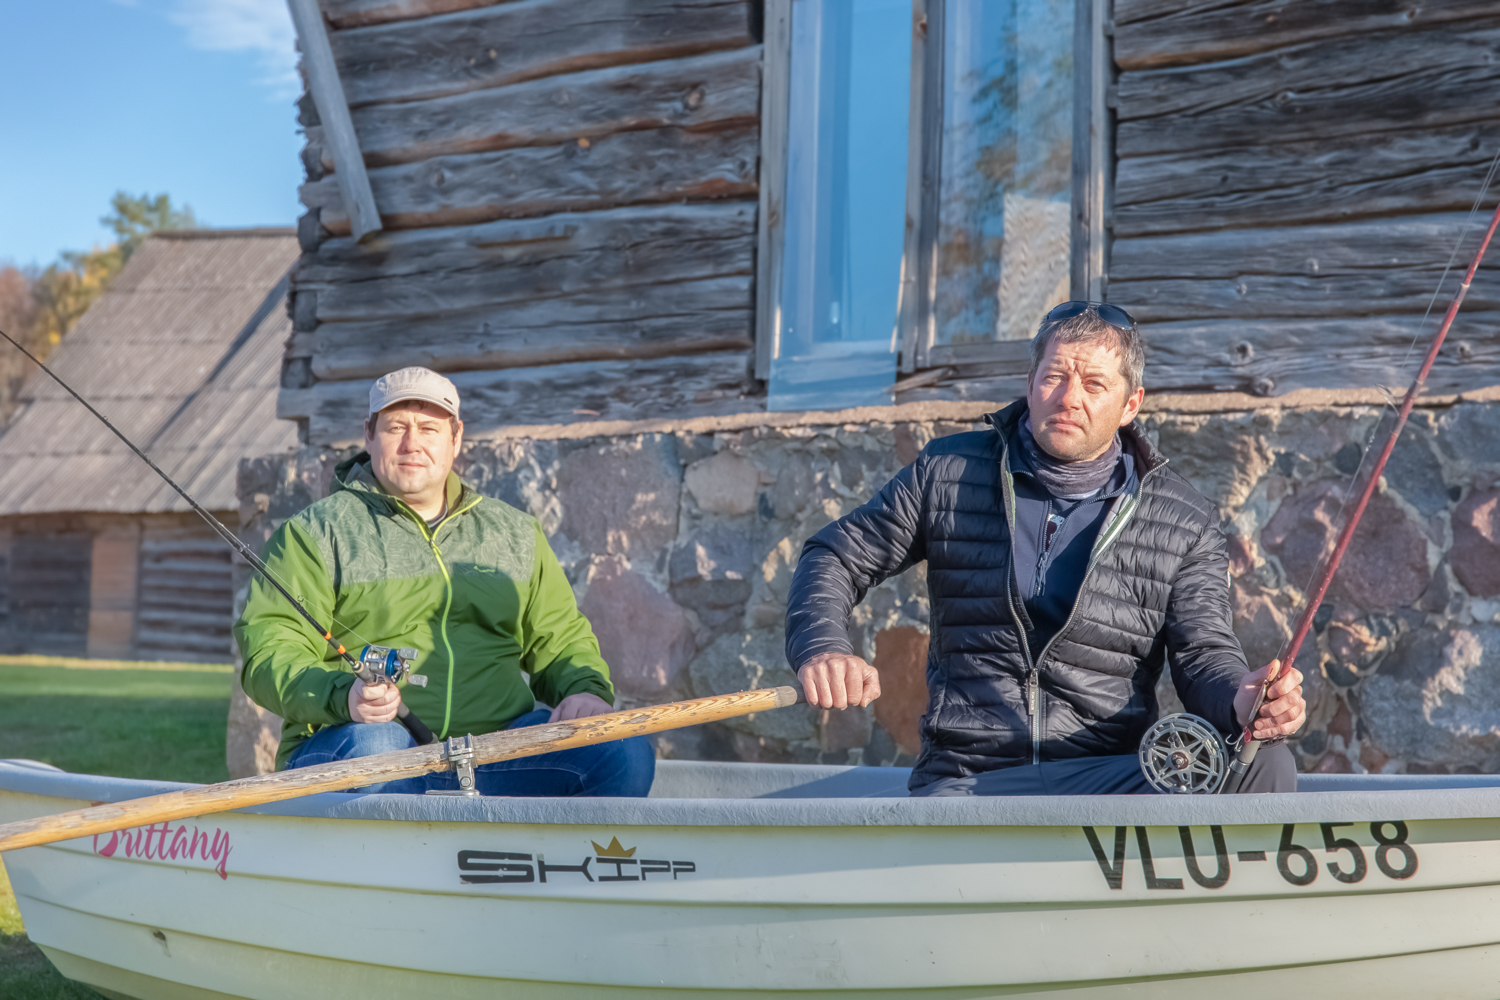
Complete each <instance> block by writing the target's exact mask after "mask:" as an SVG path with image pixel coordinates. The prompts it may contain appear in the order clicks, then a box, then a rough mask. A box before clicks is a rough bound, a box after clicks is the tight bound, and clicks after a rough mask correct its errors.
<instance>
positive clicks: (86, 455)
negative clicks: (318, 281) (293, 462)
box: [0, 229, 298, 663]
mask: <svg viewBox="0 0 1500 1000" xmlns="http://www.w3.org/2000/svg"><path fill="white" fill-rule="evenodd" d="M297 255H298V250H297V242H296V236H295V233H294V232H293V231H292V230H290V229H259V230H243V229H241V230H232V229H224V230H182V231H176V232H169V233H158V234H156V235H154V236H151V237H149V238H147V239H146V241H145V242H144V243H143V244H142V245H141V246H140V248H139V249H137V250H136V252H135V253H134V254H132V255H131V257H130V260H129V261H128V262H127V263H126V265H125V267H124V269H123V270H122V271H121V272H120V274H119V276H118V277H117V278H116V280H115V281H114V283H113V284H112V285H111V286H110V287H109V289H108V290H107V291H106V292H105V293H104V294H103V295H102V296H101V297H100V299H99V301H97V302H96V303H95V304H94V305H93V306H92V307H91V308H90V309H89V310H88V312H86V313H85V314H84V315H83V317H82V318H81V319H79V321H78V324H77V326H76V327H75V328H74V329H73V330H72V331H71V332H70V333H69V334H68V336H67V337H66V338H65V339H64V340H63V342H62V344H61V345H59V346H58V348H57V350H56V351H54V352H53V354H52V356H51V357H50V358H49V359H48V365H49V367H51V368H52V369H53V370H54V371H56V372H57V374H58V375H59V376H60V377H61V378H62V379H63V380H64V381H66V382H67V383H68V384H69V385H71V386H72V387H73V388H74V389H76V390H77V391H78V392H79V393H80V394H81V395H82V396H83V397H84V398H85V399H87V400H89V402H90V403H92V404H93V405H94V406H95V407H97V408H98V409H99V410H100V412H102V413H103V414H104V415H105V416H106V417H108V418H109V419H110V420H111V421H112V422H114V424H115V425H116V426H117V427H119V428H120V430H121V431H122V432H123V433H124V434H125V435H126V436H127V437H129V438H130V439H131V440H132V441H134V442H135V443H136V444H137V445H139V446H140V447H141V448H142V449H143V450H144V451H145V452H146V453H147V454H148V455H150V456H151V458H152V459H153V460H154V461H155V462H156V463H157V464H159V465H160V466H161V467H162V469H163V470H164V471H166V473H167V474H168V475H170V476H172V477H173V478H175V479H176V480H177V481H178V482H179V483H180V484H181V485H182V487H183V488H184V489H186V490H187V491H188V493H190V494H191V495H192V496H193V497H194V498H195V499H197V500H198V502H199V503H201V504H203V505H204V506H205V507H206V508H208V509H209V510H211V511H214V512H216V513H217V514H218V516H219V518H220V519H221V520H223V521H225V522H226V523H228V524H229V525H231V526H234V525H236V524H237V523H238V520H239V513H238V501H237V499H236V494H235V482H236V475H237V472H238V467H239V459H240V457H241V456H242V455H246V454H262V453H266V452H272V451H277V450H282V451H284V450H286V449H287V448H289V447H291V446H293V445H295V443H296V426H295V425H294V424H292V423H290V422H288V421H284V420H277V419H276V416H275V410H276V393H277V390H278V388H279V383H280V376H281V361H280V357H281V353H282V351H283V349H284V342H285V341H286V338H287V336H288V335H289V333H290V328H291V320H290V317H289V316H288V315H287V311H286V297H287V287H288V284H289V279H288V270H289V269H290V267H291V265H292V264H294V263H295V262H296V260H297ZM7 348H8V349H10V348H9V345H7ZM233 621H234V593H233V581H232V568H231V563H230V550H229V547H228V546H227V545H226V544H225V543H224V542H223V541H222V540H220V539H219V538H218V537H217V536H216V535H214V534H213V532H212V531H211V530H210V529H209V528H208V527H207V526H206V525H205V524H204V523H203V522H202V521H201V520H200V519H199V517H198V515H197V514H195V513H192V511H191V508H190V507H189V506H188V505H187V503H186V502H185V501H184V500H183V499H182V498H181V497H180V496H178V495H177V494H176V493H174V492H173V491H172V489H171V487H169V486H167V485H166V484H165V483H163V482H162V481H161V479H160V478H158V477H157V475H156V473H154V472H152V471H151V469H150V468H149V467H147V465H146V464H145V463H144V462H142V461H141V460H140V459H139V458H138V457H136V456H135V455H134V454H132V453H131V452H130V450H129V449H128V448H127V447H126V446H125V445H124V444H123V443H121V442H120V440H119V439H118V438H116V437H115V436H114V435H113V434H112V433H110V431H109V429H108V428H106V427H105V426H103V425H102V424H101V423H100V422H99V421H98V420H97V419H96V418H95V417H93V416H92V415H90V414H89V413H88V411H87V410H85V409H84V408H83V406H81V405H80V404H79V403H78V402H77V401H76V400H75V399H73V398H72V397H71V396H70V395H68V393H67V392H66V391H65V390H64V389H63V388H62V387H61V386H59V385H58V384H57V383H55V382H53V381H52V380H51V379H50V378H48V377H47V375H46V374H44V373H43V372H41V371H39V370H36V369H35V368H34V366H33V372H32V374H31V375H30V376H29V377H28V378H27V380H26V382H25V384H24V385H23V387H22V389H21V392H20V393H19V406H18V409H17V412H16V414H15V417H14V419H13V420H12V422H11V424H10V426H9V427H8V428H7V430H6V432H5V434H4V435H3V436H0V630H3V633H4V635H5V644H6V648H7V651H9V652H14V653H41V654H49V655H62V656H89V657H94V658H105V659H145V660H189V661H194V662H218V663H227V662H230V661H231V660H232V658H233V655H234V646H233V641H232V639H231V638H230V634H229V629H230V626H231V625H232V624H233Z"/></svg>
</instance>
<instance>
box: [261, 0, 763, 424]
mask: <svg viewBox="0 0 1500 1000" xmlns="http://www.w3.org/2000/svg"><path fill="white" fill-rule="evenodd" d="M322 9H323V11H324V15H325V18H326V19H327V22H328V26H329V29H330V30H329V34H330V42H331V45H332V48H333V51H334V55H335V58H336V60H337V61H338V64H339V68H340V75H341V77H342V80H343V86H344V89H345V92H346V93H347V95H348V99H349V103H350V106H351V110H352V114H353V119H354V125H355V129H356V131H357V133H358V134H359V139H360V146H361V150H362V152H363V154H364V161H365V165H366V168H367V169H368V172H369V176H370V183H371V185H372V187H373V189H374V192H375V200H376V204H377V206H378V208H379V211H380V215H381V221H382V224H383V225H384V227H385V229H386V232H384V233H382V234H380V235H377V236H375V237H372V238H371V239H369V240H367V241H365V242H364V243H355V242H354V241H353V240H352V239H350V238H349V236H348V233H349V219H348V215H347V213H346V211H345V208H344V206H343V204H342V200H341V198H340V195H339V191H338V186H337V184H336V183H335V177H334V173H333V171H334V170H335V169H336V166H335V164H334V162H333V159H332V157H331V155H330V154H329V153H328V151H327V150H325V149H324V145H323V135H322V131H321V128H320V127H319V125H318V122H317V118H316V112H315V110H314V109H313V107H312V104H311V102H310V101H306V100H304V102H303V109H304V110H303V124H304V125H305V126H306V133H307V146H306V148H305V150H304V153H303V164H304V166H305V167H306V170H307V181H306V183H305V184H304V185H303V187H302V201H303V203H304V204H305V205H306V206H307V208H308V215H307V217H305V218H304V219H303V222H302V224H301V226H300V227H299V232H300V235H301V238H302V240H303V249H304V251H305V254H304V257H303V259H302V262H301V264H300V265H299V266H298V268H297V271H296V273H295V276H294V281H293V290H294V300H293V305H292V313H293V319H294V326H295V333H294V335H293V338H292V341H291V342H290V344H289V345H288V351H287V359H286V368H285V371H284V377H283V385H284V386H285V389H284V390H283V393H282V400H281V414H282V415H283V416H288V417H293V418H297V419H302V420H306V421H307V422H308V423H307V427H308V432H309V435H310V438H309V439H310V440H311V441H312V442H314V443H327V442H331V441H338V440H348V439H350V438H352V437H354V436H356V435H357V434H358V432H359V427H358V418H359V417H360V416H362V415H363V409H362V406H361V404H360V402H359V399H360V398H361V397H362V394H363V392H364V390H365V389H366V388H367V387H368V383H369V380H371V379H373V378H375V377H378V376H379V375H381V374H383V373H385V372H387V371H390V370H392V369H395V368H400V367H403V366H405V365H412V364H420V365H426V366H428V367H431V368H434V369H436V370H438V371H442V372H446V373H458V372H471V373H476V375H477V373H480V372H485V373H490V374H489V375H486V376H478V381H474V379H473V378H471V379H469V380H468V382H465V383H464V385H465V386H466V389H465V400H464V403H465V411H464V417H465V420H466V422H467V423H468V424H469V426H470V427H471V429H475V430H482V429H485V428H487V427H493V426H496V425H499V424H514V423H550V422H557V421H568V420H577V419H586V418H588V417H589V416H591V415H592V414H591V412H589V411H592V412H597V413H598V414H599V415H600V416H601V417H603V418H607V419H622V418H623V419H629V418H631V417H636V416H690V415H694V414H699V413H709V412H714V413H718V412H733V411H737V410H744V409H748V408H755V407H759V406H760V405H762V403H761V401H760V400H759V399H758V398H756V397H755V395H754V393H755V388H754V383H753V381H752V380H751V379H750V378H749V361H750V355H751V348H752V339H753V333H752V329H753V306H752V300H751V298H752V293H753V287H752V285H753V283H752V278H753V273H754V263H755V240H756V198H757V195H758V183H757V177H758V170H759V162H758V157H759V145H760V138H759V107H760V86H761V47H760V43H759V31H760V25H759V23H758V19H759V5H758V4H755V3H752V2H741V0H513V2H506V3H488V2H483V0H322ZM512 369H514V370H515V371H512ZM470 383H472V393H471V392H470V390H469V388H467V387H468V386H469V385H470ZM578 411H584V412H581V413H580V412H578Z"/></svg>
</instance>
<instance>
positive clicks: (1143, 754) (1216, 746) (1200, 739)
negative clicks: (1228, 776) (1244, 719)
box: [1140, 712, 1229, 795]
mask: <svg viewBox="0 0 1500 1000" xmlns="http://www.w3.org/2000/svg"><path fill="white" fill-rule="evenodd" d="M1140 758H1141V770H1142V771H1143V772H1145V775H1146V780H1147V781H1149V782H1150V783H1151V787H1152V788H1154V789H1156V790H1157V791H1158V792H1172V793H1175V794H1185V795H1212V794H1213V793H1214V792H1217V791H1218V790H1219V787H1220V786H1221V785H1223V784H1224V775H1225V773H1226V772H1227V771H1228V770H1229V752H1228V750H1227V749H1226V748H1225V746H1224V740H1223V738H1222V737H1221V736H1220V735H1219V731H1218V730H1217V729H1215V728H1214V727H1213V726H1212V725H1210V724H1209V722H1208V720H1206V719H1200V718H1199V717H1198V716H1196V715H1189V714H1188V713H1186V712H1182V713H1179V714H1177V715H1169V716H1167V717H1166V718H1164V719H1162V720H1160V721H1159V722H1157V724H1156V725H1154V726H1152V727H1151V728H1150V729H1148V730H1146V735H1145V736H1143V737H1141V751H1140Z"/></svg>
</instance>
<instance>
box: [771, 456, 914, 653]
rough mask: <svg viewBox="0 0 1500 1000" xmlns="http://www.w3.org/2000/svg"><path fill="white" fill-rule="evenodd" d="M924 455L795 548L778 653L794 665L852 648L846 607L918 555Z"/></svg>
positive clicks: (850, 606)
mask: <svg viewBox="0 0 1500 1000" xmlns="http://www.w3.org/2000/svg"><path fill="white" fill-rule="evenodd" d="M924 458H925V456H924V457H919V458H918V459H917V461H915V462H913V463H912V464H911V465H908V466H907V467H906V468H904V469H902V470H901V471H900V472H899V473H897V474H896V478H894V479H892V480H891V481H890V482H888V483H886V484H885V486H884V487H882V488H881V490H880V492H879V493H877V494H875V496H874V498H873V499H871V500H870V502H869V503H866V504H864V505H863V506H861V507H858V508H856V509H855V510H853V511H851V512H849V513H848V514H845V515H844V516H843V517H841V518H839V519H838V520H837V521H834V522H833V523H832V524H830V525H828V526H827V527H825V528H824V529H823V530H821V531H819V532H818V533H817V534H815V535H813V536H812V537H811V538H809V539H808V540H807V544H805V545H803V546H802V555H801V557H800V558H799V559H798V560H797V570H796V572H795V573H794V574H793V575H792V587H791V593H790V594H789V595H788V598H787V611H786V658H787V662H789V663H790V664H791V665H792V668H793V669H794V670H795V669H797V668H798V667H800V666H801V665H802V664H804V663H806V662H807V661H808V660H810V659H812V658H813V657H814V656H817V655H819V654H820V653H852V652H853V651H854V647H853V646H852V645H851V644H850V642H849V615H850V613H851V612H852V611H853V610H854V606H855V605H856V604H858V603H859V602H860V601H862V600H864V598H865V594H866V593H867V592H868V591H869V590H870V588H871V587H874V586H876V585H878V584H879V583H881V582H882V581H884V580H886V579H888V578H889V577H892V576H895V575H896V574H898V573H900V572H902V571H903V570H905V569H907V568H908V567H910V566H912V565H914V564H916V563H918V562H921V561H922V560H923V559H924V558H926V552H925V548H924V546H925V540H924V539H923V538H922V537H921V535H920V530H921V523H922V488H921V483H920V480H921V478H922V475H923V473H924V472H925V469H926V462H925V461H924Z"/></svg>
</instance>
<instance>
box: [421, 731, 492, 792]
mask: <svg viewBox="0 0 1500 1000" xmlns="http://www.w3.org/2000/svg"><path fill="white" fill-rule="evenodd" d="M443 759H444V760H446V761H447V762H448V766H449V767H451V768H453V770H454V771H455V772H456V773H457V774H458V790H457V791H446V790H439V789H432V790H429V791H428V792H427V794H428V795H462V796H464V797H465V798H477V797H478V796H479V788H478V786H477V785H475V783H474V737H472V736H469V735H467V734H466V735H465V736H464V738H463V739H462V740H460V739H459V738H458V737H457V736H450V737H448V741H447V742H446V743H444V744H443Z"/></svg>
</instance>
